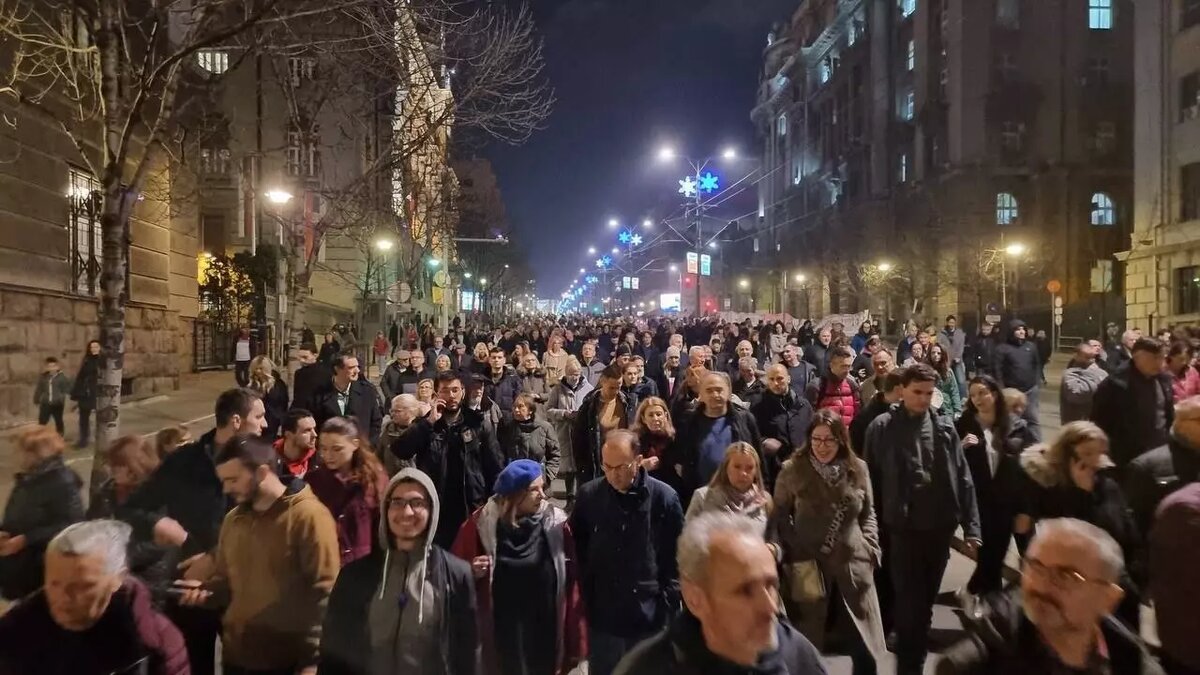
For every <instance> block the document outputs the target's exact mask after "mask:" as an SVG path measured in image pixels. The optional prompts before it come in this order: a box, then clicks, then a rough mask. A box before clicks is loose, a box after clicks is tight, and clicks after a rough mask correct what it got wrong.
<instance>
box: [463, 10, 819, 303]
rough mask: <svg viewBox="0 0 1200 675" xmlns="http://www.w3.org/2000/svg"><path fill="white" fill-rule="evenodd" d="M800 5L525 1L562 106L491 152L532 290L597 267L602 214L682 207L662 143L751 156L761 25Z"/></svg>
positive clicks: (628, 217)
mask: <svg viewBox="0 0 1200 675" xmlns="http://www.w3.org/2000/svg"><path fill="white" fill-rule="evenodd" d="M798 4H799V2H798V0H692V1H691V2H685V1H684V0H532V5H533V9H534V13H535V15H536V18H537V21H538V25H539V28H540V29H541V31H542V35H543V36H544V38H545V41H546V51H545V55H546V61H547V64H546V66H547V73H548V75H549V77H550V80H551V83H552V85H553V86H554V88H555V92H556V95H557V97H558V103H557V105H556V107H555V110H554V113H553V115H552V116H551V118H550V120H549V122H548V123H547V128H546V129H545V130H543V131H541V132H538V133H537V134H536V135H535V136H534V137H533V138H532V139H531V140H530V141H529V142H528V143H526V144H525V145H524V146H521V147H515V148H514V147H496V148H491V149H490V150H489V151H488V152H487V153H486V154H487V155H488V156H489V157H490V158H491V159H492V161H493V164H494V166H495V170H496V173H497V176H498V178H499V181H500V188H501V190H502V191H503V194H504V199H505V202H506V205H507V209H508V214H509V218H510V220H511V221H512V222H513V225H514V227H515V228H516V230H517V233H518V236H519V237H520V240H521V243H522V246H523V247H524V248H525V250H526V251H527V254H528V256H529V260H530V262H531V266H532V267H533V269H534V270H535V272H536V275H537V282H538V293H539V295H540V296H542V297H557V295H558V293H559V292H561V291H562V290H564V289H565V287H566V286H567V285H568V284H569V283H570V282H571V280H572V279H573V278H574V277H575V276H576V275H578V272H579V268H580V267H581V266H585V267H590V266H591V265H589V264H587V261H588V258H587V256H586V250H587V247H588V246H589V245H594V246H600V247H611V246H613V245H614V244H615V233H614V232H612V231H611V230H609V229H608V228H607V227H606V226H605V224H606V223H607V221H608V219H609V218H611V217H617V218H621V219H622V221H623V222H628V223H640V222H641V221H642V219H643V218H645V217H647V216H653V217H659V218H661V217H664V216H666V215H669V213H670V212H671V211H672V210H673V209H674V208H675V207H676V206H677V205H678V203H679V199H678V195H677V194H676V193H675V190H676V189H677V188H678V183H677V181H678V179H679V178H681V177H682V176H683V175H685V173H686V172H685V171H684V170H683V169H682V165H678V166H677V167H676V168H675V169H674V170H672V169H670V168H669V167H664V166H662V165H660V164H657V163H656V162H655V161H654V160H655V152H656V151H657V149H658V148H659V147H660V146H661V145H663V144H664V143H669V144H671V145H672V146H674V147H675V148H676V149H677V150H679V151H680V152H686V153H688V154H690V155H692V156H694V157H702V156H710V155H713V154H717V153H719V152H720V151H721V149H723V148H725V147H727V146H729V145H733V146H735V147H736V148H738V150H739V151H740V152H741V153H743V154H745V155H752V154H758V148H757V144H756V142H755V139H754V130H753V127H752V125H751V123H750V110H751V109H752V108H753V106H754V99H755V91H756V89H757V86H758V72H759V70H760V68H761V63H762V50H763V48H764V47H765V46H766V37H767V31H768V30H769V28H770V26H771V24H772V23H773V22H775V21H778V20H782V19H784V18H786V17H787V16H789V15H790V13H791V12H792V11H794V9H795V8H796V7H797V6H798ZM676 174H678V175H676ZM748 192H752V191H748ZM739 201H740V200H739ZM743 210H744V209H743ZM733 215H741V214H731V216H730V217H732V216H733Z"/></svg>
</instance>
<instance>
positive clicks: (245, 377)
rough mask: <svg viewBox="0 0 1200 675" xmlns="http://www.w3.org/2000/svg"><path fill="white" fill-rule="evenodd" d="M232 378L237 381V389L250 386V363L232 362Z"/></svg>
mask: <svg viewBox="0 0 1200 675" xmlns="http://www.w3.org/2000/svg"><path fill="white" fill-rule="evenodd" d="M233 378H234V379H235V380H237V383H238V386H239V387H244V386H246V385H248V384H250V362H249V361H234V362H233Z"/></svg>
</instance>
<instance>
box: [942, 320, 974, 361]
mask: <svg viewBox="0 0 1200 675" xmlns="http://www.w3.org/2000/svg"><path fill="white" fill-rule="evenodd" d="M937 343H938V344H939V345H941V346H942V349H944V350H946V356H949V357H950V363H951V364H954V363H958V362H961V361H962V360H963V352H965V351H966V349H967V334H966V333H964V332H962V331H961V330H959V329H957V328H955V329H954V330H953V331H950V330H948V329H945V328H943V329H942V330H940V331H938V334H937Z"/></svg>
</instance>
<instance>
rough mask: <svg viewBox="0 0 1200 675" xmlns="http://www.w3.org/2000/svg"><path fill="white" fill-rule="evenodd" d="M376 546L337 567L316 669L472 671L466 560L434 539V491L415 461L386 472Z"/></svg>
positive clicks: (406, 674) (403, 674) (342, 674)
mask: <svg viewBox="0 0 1200 675" xmlns="http://www.w3.org/2000/svg"><path fill="white" fill-rule="evenodd" d="M381 507H382V509H383V513H382V514H381V515H382V517H381V518H380V519H379V540H378V541H379V544H377V547H376V550H375V551H374V552H373V553H372V554H371V555H369V556H367V557H365V558H360V559H359V560H356V561H354V562H352V563H350V564H349V565H347V566H346V568H345V569H343V570H342V573H341V574H340V575H339V576H338V579H337V584H335V585H334V587H333V595H332V596H331V597H330V599H329V611H328V612H327V613H326V615H325V627H324V631H323V641H322V643H321V658H320V666H321V667H320V672H321V675H383V674H385V673H386V674H387V675H476V673H478V672H479V670H478V668H479V665H478V664H479V657H480V652H479V632H478V628H477V626H476V601H475V582H474V579H473V577H472V576H471V566H470V565H469V564H468V563H466V562H465V561H463V560H461V559H459V558H457V557H455V556H454V555H452V554H450V553H448V552H446V550H445V549H443V548H442V547H440V546H437V545H435V544H434V543H433V534H434V532H436V531H437V529H438V513H439V510H440V507H439V503H438V492H437V489H436V488H435V487H434V484H433V481H432V480H431V479H430V477H429V476H428V475H427V474H425V473H424V472H422V471H420V470H418V469H412V468H408V469H403V470H401V471H400V473H398V474H396V476H395V477H394V478H392V480H391V483H389V484H388V487H387V490H386V491H385V492H384V495H383V499H382V501H381Z"/></svg>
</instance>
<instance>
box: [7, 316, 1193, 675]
mask: <svg viewBox="0 0 1200 675" xmlns="http://www.w3.org/2000/svg"><path fill="white" fill-rule="evenodd" d="M994 328H995V327H992V326H985V327H983V329H982V330H981V331H980V333H979V334H978V335H975V336H971V337H969V338H968V336H967V335H966V334H965V333H964V332H963V331H962V330H961V329H960V328H959V327H958V325H957V321H956V319H955V317H953V316H951V317H948V318H947V319H946V321H945V323H944V325H943V327H941V328H936V327H928V328H923V329H918V328H917V327H916V326H915V324H914V325H910V326H909V327H908V329H907V330H906V332H905V335H904V336H902V337H901V338H900V339H899V341H898V343H897V344H894V345H893V344H889V343H888V341H887V340H885V339H884V338H883V337H882V336H880V335H878V334H877V330H876V327H875V326H873V325H872V324H871V323H869V322H865V323H863V324H862V325H861V326H859V329H858V332H857V333H855V334H853V335H847V334H846V332H845V330H844V327H843V326H841V325H840V324H837V323H832V322H830V323H827V324H825V323H823V324H819V325H813V324H811V323H808V322H806V323H805V324H802V325H800V326H792V327H788V326H785V325H784V324H783V323H781V322H776V323H774V324H763V323H762V322H759V323H758V324H757V325H754V324H752V323H751V322H750V321H746V322H743V323H740V324H739V323H732V322H725V321H722V320H721V319H719V318H716V317H692V318H657V319H641V318H638V319H635V318H630V317H608V318H596V317H577V316H562V317H555V316H545V317H539V318H536V319H522V320H518V321H513V322H510V323H507V324H500V325H496V326H490V325H474V324H463V323H460V322H458V321H456V322H455V324H454V326H453V328H452V330H450V331H449V332H447V334H446V335H444V336H443V338H442V339H437V338H436V333H435V332H434V331H432V330H421V331H417V330H416V329H415V328H411V327H406V328H404V329H400V328H399V327H398V326H397V327H396V329H395V330H393V331H392V335H391V339H389V338H388V337H387V336H384V335H383V334H382V333H380V334H379V335H378V336H377V337H376V340H375V342H374V343H373V344H372V345H370V346H369V350H370V352H369V353H363V354H360V353H359V350H358V349H356V348H349V349H343V348H342V347H341V345H340V344H338V342H337V339H336V337H335V336H334V335H333V334H330V335H328V336H326V341H325V343H324V345H322V346H321V347H320V348H318V346H317V345H315V344H312V342H306V343H305V344H302V345H300V347H299V349H298V350H297V353H298V356H299V360H300V363H301V365H300V367H299V368H298V369H297V370H295V372H293V373H291V375H290V377H288V378H285V377H284V376H283V375H282V374H281V373H280V372H279V371H278V369H277V368H276V366H275V364H273V363H272V362H271V361H270V360H269V359H267V358H266V357H264V356H254V355H253V354H252V351H251V350H250V348H249V346H246V348H245V349H241V348H238V347H236V346H235V357H236V361H238V366H239V367H238V369H237V372H236V376H237V383H238V384H239V385H240V386H238V387H236V388H233V389H230V390H228V391H226V392H224V393H222V394H221V395H220V396H219V397H218V398H217V400H216V402H215V405H214V415H215V425H214V428H213V429H211V430H210V431H208V432H207V433H204V434H202V435H200V436H199V437H197V438H194V439H193V438H191V437H190V436H189V435H188V432H187V430H186V428H179V427H172V428H169V429H164V430H163V431H162V432H161V433H160V434H158V436H157V437H156V438H155V439H153V440H152V441H151V440H146V439H143V438H140V437H134V436H127V437H123V438H120V439H118V440H117V441H115V442H114V443H113V444H112V446H111V447H110V448H108V450H107V453H106V455H105V457H106V462H107V467H106V468H107V472H108V474H109V476H110V477H111V478H110V479H109V480H108V481H107V482H105V483H104V484H102V485H99V486H96V488H95V489H94V490H92V493H93V498H92V500H91V503H90V504H88V505H87V506H86V507H85V500H84V498H83V495H82V494H81V491H82V488H81V481H80V480H79V478H78V477H77V476H76V475H75V474H74V472H73V471H72V470H71V469H70V468H69V467H68V466H67V465H66V464H65V462H64V460H63V456H62V455H63V449H64V445H65V442H64V441H63V438H62V435H61V429H59V430H55V429H53V428H50V427H45V426H38V427H33V428H31V429H30V430H28V431H26V432H24V433H22V434H21V435H20V436H19V438H18V448H19V452H18V456H19V459H20V463H21V471H20V473H19V474H18V476H17V481H16V486H15V488H14V490H13V493H12V496H11V497H10V499H9V503H8V505H7V507H6V509H5V513H4V518H3V522H2V523H0V593H2V594H3V597H4V598H6V599H8V600H11V601H14V602H15V604H14V605H13V606H12V607H11V608H10V610H9V611H8V612H7V613H6V614H5V615H4V616H2V617H0V673H9V672H12V673H29V672H46V673H135V672H137V673H163V674H167V673H169V674H172V675H179V674H182V673H188V672H190V673H198V674H208V673H214V672H216V670H217V667H218V663H217V661H216V658H217V654H218V651H217V640H218V637H219V638H220V655H221V656H220V658H221V662H220V664H219V665H220V668H221V669H222V672H224V673H227V674H229V675H242V674H256V675H258V674H262V675H283V674H285V673H286V674H289V675H293V674H297V673H300V674H305V675H308V674H311V673H330V674H333V675H341V674H347V675H351V674H354V675H359V674H361V675H383V674H385V673H386V674H392V673H395V674H401V675H407V674H416V673H425V674H437V675H442V674H445V675H475V674H476V673H488V674H496V675H565V674H566V673H568V672H570V671H571V670H572V669H573V668H575V667H576V666H578V665H580V664H582V663H584V662H586V663H587V665H588V672H589V673H592V674H593V675H609V674H610V673H620V674H622V675H641V674H643V673H646V674H649V673H659V672H664V671H665V672H695V673H725V672H730V673H733V672H738V673H770V674H781V673H790V674H793V675H796V674H808V673H823V672H825V671H824V665H823V664H822V660H821V657H820V655H821V654H822V653H826V654H828V653H844V654H847V655H849V656H850V658H851V660H852V662H853V668H854V672H855V673H856V674H859V673H862V674H866V673H876V672H881V671H882V672H888V671H889V669H890V666H887V665H884V664H885V663H886V664H890V663H891V662H892V660H893V659H894V661H895V664H896V665H895V669H896V672H898V673H900V674H901V675H915V674H918V673H922V672H923V669H924V665H925V661H926V658H927V653H928V650H929V631H930V626H931V620H932V611H933V607H934V604H935V602H936V600H937V596H938V592H939V589H940V587H941V584H942V580H943V576H944V574H945V571H946V568H947V565H948V563H949V560H950V555H951V550H952V548H954V547H956V546H957V547H958V548H960V550H962V551H963V552H964V553H966V554H967V555H968V556H970V557H972V558H974V560H975V563H976V564H975V569H974V572H973V575H972V576H971V579H970V581H969V583H968V584H967V586H966V587H965V588H964V589H962V590H961V591H960V592H959V593H958V602H959V604H960V609H961V612H962V615H963V617H964V624H965V626H966V630H967V638H966V639H964V640H963V641H962V642H961V643H960V644H956V645H953V646H952V647H950V648H948V649H947V650H946V651H945V653H944V656H943V658H942V659H941V660H940V661H939V663H938V668H939V671H938V672H940V673H946V674H947V675H949V674H952V673H1013V672H1020V669H1022V668H1024V669H1027V670H1028V672H1033V673H1058V672H1064V673H1065V672H1086V673H1152V672H1164V671H1165V672H1168V673H1171V674H1172V675H1177V674H1195V673H1197V672H1200V652H1198V651H1197V648H1196V641H1195V639H1194V638H1195V636H1196V635H1200V620H1198V619H1197V613H1196V612H1195V611H1194V608H1195V607H1196V606H1198V605H1197V603H1198V602H1200V548H1198V547H1197V546H1196V543H1195V542H1196V541H1200V363H1198V362H1197V361H1196V360H1195V359H1194V354H1195V351H1196V346H1197V345H1198V344H1200V334H1196V333H1192V332H1189V331H1184V330H1180V331H1177V332H1173V333H1167V334H1161V335H1159V336H1156V337H1153V338H1151V337H1143V336H1141V335H1140V334H1138V333H1137V332H1136V331H1129V332H1127V333H1126V334H1125V335H1123V336H1120V338H1121V339H1120V340H1119V341H1118V342H1117V343H1115V344H1114V345H1112V348H1111V349H1106V348H1105V347H1104V346H1103V345H1101V344H1100V343H1099V342H1085V343H1083V344H1081V345H1080V346H1079V348H1078V350H1077V351H1076V353H1075V355H1074V359H1073V361H1072V363H1071V365H1070V366H1069V367H1068V368H1067V369H1066V371H1065V372H1064V374H1063V376H1062V378H1063V381H1062V386H1061V396H1062V418H1063V423H1064V424H1063V426H1062V428H1061V430H1060V431H1059V432H1058V433H1057V434H1054V435H1053V437H1048V438H1045V439H1043V429H1042V427H1041V424H1040V418H1039V417H1040V416H1039V406H1038V402H1039V389H1040V387H1042V386H1043V385H1044V384H1045V364H1046V362H1047V360H1048V354H1047V353H1046V352H1045V350H1044V349H1043V348H1042V343H1041V342H1039V340H1038V337H1037V336H1036V335H1033V336H1031V335H1030V334H1029V333H1030V331H1029V328H1028V327H1027V326H1026V325H1025V324H1024V323H1022V322H1020V321H1013V322H1012V323H1010V324H1009V325H1008V326H1006V328H1005V330H1004V331H1003V335H999V334H998V333H999V331H996V330H995V329H994ZM469 345H470V348H469V349H468V346H469ZM360 357H361V358H362V359H363V361H360ZM368 358H370V359H371V360H370V361H367V359H368ZM371 365H374V367H375V368H376V369H377V373H378V377H377V382H373V381H372V379H371V376H370V375H369V368H370V366H371ZM58 375H59V373H57V370H56V369H55V370H51V369H49V368H48V369H47V378H46V383H45V386H44V387H42V386H39V394H38V395H39V396H40V397H42V398H43V399H46V400H51V401H52V400H55V397H56V396H59V397H60V396H61V395H62V392H63V391H65V389H66V386H65V385H66V382H64V381H63V380H61V379H59V377H58ZM289 382H290V387H289ZM50 417H53V415H50ZM45 421H47V420H43V423H44V422H45ZM558 485H561V489H557V490H556V489H555V486H558ZM957 533H961V540H962V541H961V544H960V543H959V542H957V541H956V537H957V536H958V534H957ZM1014 542H1015V545H1016V547H1017V549H1018V551H1019V554H1020V557H1021V569H1020V578H1019V580H1018V581H1017V582H1015V583H1010V582H1008V581H1006V579H1005V571H1006V568H1005V559H1006V556H1007V555H1008V554H1009V551H1010V548H1011V546H1012V545H1013V543H1014ZM1151 602H1153V605H1154V608H1155V610H1156V612H1157V623H1158V633H1159V635H1160V637H1161V643H1162V644H1161V646H1160V647H1156V648H1154V649H1151V648H1150V647H1149V646H1147V645H1146V644H1145V643H1144V642H1143V641H1142V639H1141V638H1140V636H1139V621H1140V613H1141V609H1142V606H1143V605H1144V604H1149V603H1151ZM891 654H894V657H893V656H891Z"/></svg>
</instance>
